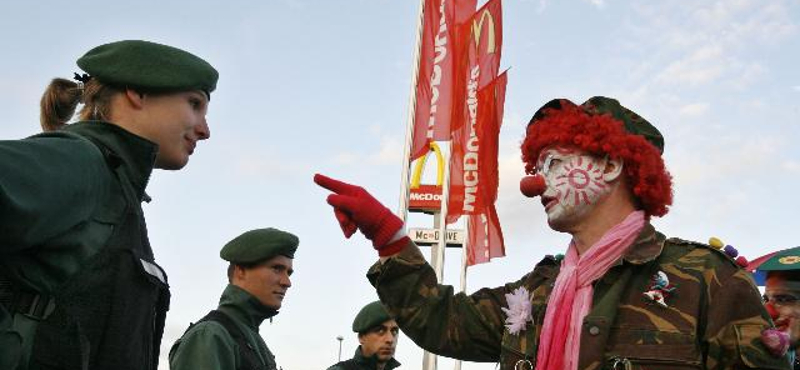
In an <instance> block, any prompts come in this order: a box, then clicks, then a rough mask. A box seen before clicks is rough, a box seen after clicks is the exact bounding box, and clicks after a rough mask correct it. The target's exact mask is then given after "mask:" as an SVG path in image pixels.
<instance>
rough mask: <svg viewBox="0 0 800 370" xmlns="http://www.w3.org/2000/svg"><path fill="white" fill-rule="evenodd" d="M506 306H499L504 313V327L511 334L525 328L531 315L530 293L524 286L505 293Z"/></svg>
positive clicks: (515, 333)
mask: <svg viewBox="0 0 800 370" xmlns="http://www.w3.org/2000/svg"><path fill="white" fill-rule="evenodd" d="M506 301H507V302H508V308H505V307H501V309H502V310H503V312H505V314H506V328H507V329H508V332H509V333H510V334H513V335H517V334H519V332H520V331H522V330H525V326H526V325H527V324H528V322H529V321H533V318H532V317H531V295H530V293H529V292H528V290H527V289H525V287H519V288H517V289H514V291H513V292H511V293H506Z"/></svg>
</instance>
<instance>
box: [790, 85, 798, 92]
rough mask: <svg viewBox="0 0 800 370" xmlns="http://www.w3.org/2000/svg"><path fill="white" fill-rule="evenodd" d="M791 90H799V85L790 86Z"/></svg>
mask: <svg viewBox="0 0 800 370" xmlns="http://www.w3.org/2000/svg"><path fill="white" fill-rule="evenodd" d="M792 90H794V91H797V92H800V85H796V86H792Z"/></svg>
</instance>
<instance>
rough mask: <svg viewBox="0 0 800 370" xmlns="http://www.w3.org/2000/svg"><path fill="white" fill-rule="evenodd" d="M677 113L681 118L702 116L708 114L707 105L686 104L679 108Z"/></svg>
mask: <svg viewBox="0 0 800 370" xmlns="http://www.w3.org/2000/svg"><path fill="white" fill-rule="evenodd" d="M678 112H679V113H680V115H682V116H690V117H696V116H702V115H703V114H705V113H706V112H708V103H695V104H688V105H684V106H683V107H681V108H680V109H679V110H678Z"/></svg>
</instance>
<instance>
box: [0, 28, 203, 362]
mask: <svg viewBox="0 0 800 370" xmlns="http://www.w3.org/2000/svg"><path fill="white" fill-rule="evenodd" d="M77 63H78V66H79V67H80V68H81V69H82V70H83V71H84V72H86V73H85V74H81V75H78V74H76V80H75V81H70V80H65V79H54V80H53V81H52V82H51V83H50V85H49V86H48V87H47V89H46V91H45V93H44V95H43V97H42V101H41V126H42V128H43V131H44V132H43V133H40V134H38V135H34V136H31V137H28V138H26V139H22V140H7V141H0V158H2V160H0V369H4V370H5V369H10V370H13V369H16V370H21V369H39V368H44V369H132V370H133V369H136V370H140V369H156V368H157V365H158V355H159V347H160V342H161V335H162V333H163V328H164V319H165V315H166V311H167V309H168V306H169V297H170V295H169V286H168V284H167V276H166V274H165V273H164V271H163V270H162V269H161V267H159V266H158V265H157V264H156V262H155V259H154V256H153V251H152V249H151V247H150V244H149V241H148V238H147V230H146V227H145V221H144V217H143V214H142V208H141V202H142V201H149V197H148V196H147V194H145V186H146V185H147V182H148V179H149V177H150V173H151V172H152V170H153V168H160V169H168V170H178V169H181V168H183V167H184V166H185V165H186V164H187V162H188V160H189V156H190V155H191V154H192V153H193V152H194V150H195V147H196V145H197V143H198V142H199V141H202V140H206V139H208V138H209V136H210V132H209V128H208V123H207V122H206V111H207V108H208V103H209V99H210V94H211V92H212V91H213V90H214V88H215V87H216V82H217V78H218V74H217V71H216V70H215V69H214V68H213V67H212V66H211V65H210V64H208V63H207V62H206V61H204V60H203V59H201V58H199V57H197V56H195V55H193V54H190V53H188V52H186V51H183V50H180V49H177V48H174V47H170V46H166V45H161V44H156V43H151V42H146V41H138V40H128V41H119V42H114V43H110V44H105V45H101V46H98V47H96V48H94V49H92V50H90V51H89V52H87V53H86V54H85V55H84V56H82V57H81V58H80V59H78V62H77ZM78 107H80V110H79V111H78V114H77V116H78V119H77V120H78V122H75V123H71V124H70V123H68V122H69V121H70V119H71V118H72V117H73V115H74V114H75V111H76V110H77V109H78Z"/></svg>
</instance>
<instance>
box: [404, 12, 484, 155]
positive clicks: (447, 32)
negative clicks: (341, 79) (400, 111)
mask: <svg viewBox="0 0 800 370" xmlns="http://www.w3.org/2000/svg"><path fill="white" fill-rule="evenodd" d="M476 3H477V0H425V13H424V19H423V24H422V29H423V31H422V47H421V50H420V59H419V72H418V77H417V86H416V91H415V94H416V111H415V114H414V137H413V139H412V144H411V150H410V156H411V157H410V161H413V160H415V159H417V158H419V157H421V156H423V155H425V154H426V153H427V152H428V148H429V146H428V143H429V142H431V141H434V140H448V139H449V138H450V122H451V120H452V119H453V117H454V114H453V105H452V104H453V101H452V100H453V96H454V85H453V79H454V76H455V71H454V70H455V63H456V58H455V52H454V50H456V49H460V48H457V47H456V46H455V44H454V43H455V41H456V37H455V36H456V32H455V30H456V26H457V25H458V24H463V23H465V22H466V21H467V20H468V19H469V18H470V16H471V15H472V13H473V12H474V11H475V6H476Z"/></svg>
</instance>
